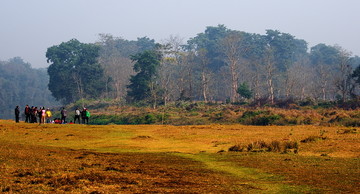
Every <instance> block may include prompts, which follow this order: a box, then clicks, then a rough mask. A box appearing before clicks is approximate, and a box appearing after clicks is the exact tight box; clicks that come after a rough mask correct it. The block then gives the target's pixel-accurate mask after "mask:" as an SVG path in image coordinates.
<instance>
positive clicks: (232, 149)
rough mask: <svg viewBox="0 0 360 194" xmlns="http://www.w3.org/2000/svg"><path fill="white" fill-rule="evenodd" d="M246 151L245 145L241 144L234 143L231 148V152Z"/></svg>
mask: <svg viewBox="0 0 360 194" xmlns="http://www.w3.org/2000/svg"><path fill="white" fill-rule="evenodd" d="M242 151H244V147H243V146H240V145H234V146H231V147H230V148H229V152H242Z"/></svg>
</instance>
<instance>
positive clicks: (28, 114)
mask: <svg viewBox="0 0 360 194" xmlns="http://www.w3.org/2000/svg"><path fill="white" fill-rule="evenodd" d="M24 113H25V123H31V109H30V107H29V105H26V106H25V111H24Z"/></svg>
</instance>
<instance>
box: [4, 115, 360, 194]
mask: <svg viewBox="0 0 360 194" xmlns="http://www.w3.org/2000/svg"><path fill="white" fill-rule="evenodd" d="M358 130H359V129H358V128H356V127H351V128H346V127H343V126H315V125H301V126H244V125H219V124H212V125H198V126H171V125H133V126H129V125H106V126H94V125H77V124H73V125H57V124H42V125H39V124H26V123H18V124H16V123H15V122H13V121H0V134H1V135H0V191H2V192H9V193H11V192H12V193H39V192H45V193H50V192H57V193H61V192H73V193H109V192H110V193H111V192H121V193H149V192H150V193H151V192H155V193H164V192H170V193H225V192H228V193H244V192H270V193H271V192H272V193H289V192H299V191H302V192H308V193H319V192H320V193H344V192H347V193H355V192H357V191H358V190H360V185H359V184H358V183H359V182H360V179H359V176H358V175H359V173H360V171H359V169H360V166H359V165H360V162H359V158H360V138H359V133H357V131H358ZM312 140H314V141H312ZM234 145H239V147H238V148H236V149H241V148H244V149H243V151H242V152H227V150H229V148H230V147H232V146H234ZM245 148H246V151H245ZM234 149H235V148H234ZM295 150H296V153H295Z"/></svg>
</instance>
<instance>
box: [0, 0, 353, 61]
mask: <svg viewBox="0 0 360 194" xmlns="http://www.w3.org/2000/svg"><path fill="white" fill-rule="evenodd" d="M359 9H360V0H342V1H340V0H0V24H1V29H0V60H8V59H10V58H12V57H16V56H19V57H21V58H23V59H24V61H26V62H29V63H31V65H32V66H33V67H36V68H37V67H47V66H48V65H49V64H47V63H46V57H45V53H46V50H47V48H48V47H51V46H53V45H58V44H60V43H61V42H66V41H69V40H70V39H72V38H76V39H78V40H79V41H81V42H84V43H94V42H95V41H97V40H98V38H99V37H98V34H99V33H108V34H112V35H113V36H115V37H122V38H124V39H128V40H135V39H136V38H137V37H143V36H148V37H149V38H153V39H155V40H156V41H161V40H163V39H167V38H168V37H169V36H170V35H177V36H180V37H183V38H184V42H185V41H187V40H188V39H189V38H191V37H194V36H196V34H198V33H201V32H204V30H205V28H206V26H217V25H218V24H224V25H225V26H226V27H227V28H229V29H233V30H240V31H245V32H249V33H258V34H265V30H266V29H273V30H279V31H281V32H285V33H290V34H292V35H294V36H295V37H296V38H299V39H304V40H305V41H307V42H308V43H309V48H310V47H311V46H314V45H316V44H318V43H325V44H327V45H335V44H338V45H340V46H341V47H343V48H344V49H346V50H348V51H351V52H353V54H354V55H360V25H359V23H358V21H359V19H360V10H359Z"/></svg>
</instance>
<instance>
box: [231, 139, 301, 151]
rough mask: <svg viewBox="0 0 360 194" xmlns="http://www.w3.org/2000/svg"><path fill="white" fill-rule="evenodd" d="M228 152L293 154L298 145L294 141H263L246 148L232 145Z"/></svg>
mask: <svg viewBox="0 0 360 194" xmlns="http://www.w3.org/2000/svg"><path fill="white" fill-rule="evenodd" d="M228 150H229V152H281V153H289V152H293V153H295V154H297V153H298V151H299V144H298V142H296V141H286V142H280V141H272V142H270V143H266V142H265V141H263V140H259V141H255V142H252V143H250V144H248V145H247V146H241V145H239V144H238V145H234V146H231V147H230V148H229V149H228Z"/></svg>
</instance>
